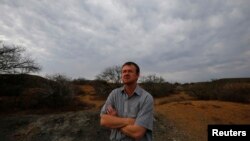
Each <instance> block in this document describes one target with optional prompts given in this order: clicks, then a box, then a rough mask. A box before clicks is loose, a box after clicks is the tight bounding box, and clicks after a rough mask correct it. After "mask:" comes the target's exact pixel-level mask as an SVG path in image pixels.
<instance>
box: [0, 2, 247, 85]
mask: <svg viewBox="0 0 250 141" xmlns="http://www.w3.org/2000/svg"><path fill="white" fill-rule="evenodd" d="M249 5H250V2H249V1H247V0H239V1H234V0H227V1H217V0H207V1H198V0H189V1H181V0H176V1H172V0H157V1H150V0H143V1H142V0H141V1H123V0H120V1H112V0H110V1H107V2H105V3H103V2H102V1H98V0H97V1H87V0H85V1H60V2H54V1H46V0H43V1H15V0H12V1H7V0H5V1H2V2H0V12H1V13H3V14H2V17H1V19H0V25H1V27H2V28H1V29H0V38H1V37H4V38H7V39H9V40H10V41H18V42H20V41H21V42H23V43H24V44H25V45H26V46H27V49H28V51H29V52H30V53H32V54H34V55H35V56H36V58H37V59H38V62H39V63H41V65H42V66H43V72H42V73H44V74H46V73H57V72H59V73H60V72H62V73H65V74H68V75H70V76H72V77H86V78H89V79H93V78H94V77H95V75H97V74H98V73H100V72H101V71H102V70H103V69H105V67H108V66H112V65H119V64H122V63H124V61H128V60H132V61H136V62H138V64H139V65H141V67H142V72H143V73H144V74H150V73H155V74H159V75H162V76H164V77H165V78H166V80H168V79H169V80H171V81H181V82H187V81H200V80H202V81H203V80H210V79H212V78H216V77H218V78H219V77H246V76H247V74H249V70H250V64H249V61H247V60H249V59H250V55H249V53H247V52H249V43H250V42H249V37H250V28H249V25H250V16H249V13H250V10H249V8H248V7H249Z"/></svg>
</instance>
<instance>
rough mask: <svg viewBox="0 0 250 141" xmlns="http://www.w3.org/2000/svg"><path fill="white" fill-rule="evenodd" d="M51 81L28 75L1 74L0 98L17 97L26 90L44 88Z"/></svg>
mask: <svg viewBox="0 0 250 141" xmlns="http://www.w3.org/2000/svg"><path fill="white" fill-rule="evenodd" d="M49 83H53V82H52V81H50V80H48V79H45V78H43V77H41V76H37V75H30V74H1V75H0V96H19V95H20V94H22V92H23V91H24V90H25V89H28V88H44V87H46V85H48V84H49Z"/></svg>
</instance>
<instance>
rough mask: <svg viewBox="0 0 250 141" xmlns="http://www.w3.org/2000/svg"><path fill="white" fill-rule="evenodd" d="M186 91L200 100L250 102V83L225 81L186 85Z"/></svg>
mask: <svg viewBox="0 0 250 141" xmlns="http://www.w3.org/2000/svg"><path fill="white" fill-rule="evenodd" d="M185 91H186V92H187V93H188V94H190V95H191V96H194V97H196V98H198V99H200V100H222V101H232V102H250V83H249V81H247V82H246V81H243V79H240V81H238V82H237V79H233V80H230V79H223V80H216V81H212V82H203V83H194V84H189V85H185Z"/></svg>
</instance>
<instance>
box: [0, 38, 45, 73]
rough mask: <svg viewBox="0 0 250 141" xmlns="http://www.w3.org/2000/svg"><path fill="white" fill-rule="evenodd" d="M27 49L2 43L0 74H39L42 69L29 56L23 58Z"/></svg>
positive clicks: (0, 45) (0, 46)
mask: <svg viewBox="0 0 250 141" xmlns="http://www.w3.org/2000/svg"><path fill="white" fill-rule="evenodd" d="M24 52H25V49H24V48H22V47H21V46H18V45H6V44H4V42H3V41H0V73H14V74H17V73H30V72H39V71H40V70H41V67H40V66H39V65H37V64H36V63H35V61H34V60H33V59H31V58H29V57H28V56H23V53H24Z"/></svg>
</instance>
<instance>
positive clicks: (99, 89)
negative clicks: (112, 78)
mask: <svg viewBox="0 0 250 141" xmlns="http://www.w3.org/2000/svg"><path fill="white" fill-rule="evenodd" d="M91 85H92V86H93V87H94V89H95V92H96V94H97V96H98V97H100V98H101V99H106V98H107V97H108V95H109V94H110V93H111V91H112V90H113V89H115V88H119V87H121V86H122V84H119V83H108V82H106V81H102V80H95V81H92V82H91Z"/></svg>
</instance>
